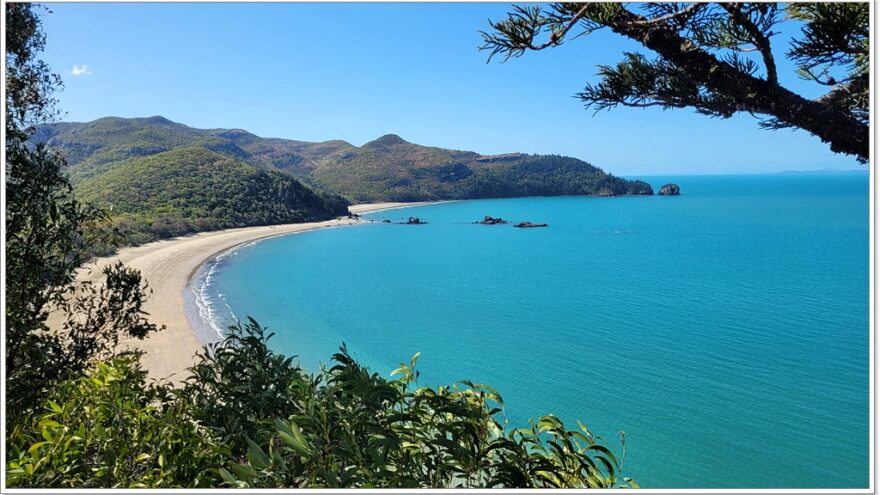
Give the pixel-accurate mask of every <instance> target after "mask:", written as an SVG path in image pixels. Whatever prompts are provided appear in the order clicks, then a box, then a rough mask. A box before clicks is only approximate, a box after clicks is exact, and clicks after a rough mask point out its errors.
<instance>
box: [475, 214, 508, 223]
mask: <svg viewBox="0 0 880 495" xmlns="http://www.w3.org/2000/svg"><path fill="white" fill-rule="evenodd" d="M474 223H478V224H480V225H500V224H504V223H510V222H508V221H507V220H505V219H503V218H494V217H490V216H489V215H486V216H485V217H483V219H482V220H481V221H479V222H474Z"/></svg>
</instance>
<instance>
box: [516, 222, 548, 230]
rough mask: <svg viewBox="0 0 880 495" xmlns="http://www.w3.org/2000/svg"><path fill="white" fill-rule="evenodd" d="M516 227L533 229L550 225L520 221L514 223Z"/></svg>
mask: <svg viewBox="0 0 880 495" xmlns="http://www.w3.org/2000/svg"><path fill="white" fill-rule="evenodd" d="M514 227H516V228H518V229H531V228H534V227H549V225H547V224H546V223H532V222H520V223H518V224H516V225H514Z"/></svg>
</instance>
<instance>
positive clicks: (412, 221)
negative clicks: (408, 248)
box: [406, 217, 428, 225]
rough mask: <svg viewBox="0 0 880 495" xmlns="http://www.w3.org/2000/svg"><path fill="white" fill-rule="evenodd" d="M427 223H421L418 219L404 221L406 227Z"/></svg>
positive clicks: (412, 218) (411, 218) (410, 218)
mask: <svg viewBox="0 0 880 495" xmlns="http://www.w3.org/2000/svg"><path fill="white" fill-rule="evenodd" d="M426 223H428V222H423V221H422V220H421V219H420V218H419V217H409V218H408V219H407V221H406V224H407V225H424V224H426Z"/></svg>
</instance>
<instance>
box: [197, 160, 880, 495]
mask: <svg viewBox="0 0 880 495" xmlns="http://www.w3.org/2000/svg"><path fill="white" fill-rule="evenodd" d="M639 178H640V179H643V180H646V181H647V182H649V183H651V184H652V185H653V186H654V189H655V190H657V189H659V187H660V186H661V185H662V184H664V183H666V182H676V183H678V184H679V185H680V186H681V190H682V195H681V196H679V197H657V196H655V197H620V198H589V197H536V198H520V199H497V200H477V201H460V202H451V203H443V204H436V205H429V206H421V207H412V208H404V209H396V210H388V211H384V212H378V213H375V214H372V215H369V216H368V218H371V219H374V220H376V221H377V222H376V223H373V224H367V225H358V226H353V227H344V228H334V229H323V230H320V231H314V232H309V233H304V234H298V235H290V236H286V237H278V238H273V239H269V240H266V241H263V242H258V243H254V244H251V245H248V246H243V247H241V248H237V249H235V250H233V251H230V252H228V253H226V254H225V255H224V256H221V257H220V258H218V259H216V260H215V261H213V262H211V263H209V264H207V265H206V266H205V267H204V268H203V269H202V271H201V274H200V276H199V277H197V279H196V280H195V281H194V285H193V287H192V288H193V290H195V291H196V293H197V294H198V297H196V298H195V300H196V301H195V302H196V303H198V304H197V306H198V307H199V308H201V310H202V311H201V313H202V315H201V317H202V318H203V319H204V318H208V319H209V320H210V323H211V324H212V325H214V327H216V328H224V327H225V326H226V325H227V324H228V323H230V322H231V321H233V320H234V319H235V318H244V317H245V316H247V315H251V316H253V317H254V318H255V319H257V320H258V321H259V322H260V323H262V324H264V325H266V326H268V327H269V328H270V330H272V331H274V332H275V333H276V335H275V337H273V339H272V340H271V345H272V347H273V348H274V349H276V350H278V351H281V352H284V353H288V354H295V355H297V356H299V358H300V360H301V363H302V365H303V366H304V367H305V368H306V369H309V370H316V369H317V368H318V366H319V364H320V363H326V362H327V360H328V359H329V357H330V356H331V354H332V353H333V352H335V351H336V350H337V348H338V347H339V345H340V344H341V343H342V342H345V343H346V344H347V346H348V348H349V350H350V351H352V353H353V354H354V355H355V356H356V357H358V358H359V359H361V360H362V361H363V362H364V363H365V364H367V365H368V366H370V367H371V369H373V370H375V371H377V372H380V373H382V374H384V375H386V376H387V374H388V373H389V372H390V371H391V370H392V369H393V368H395V367H396V366H397V364H398V363H399V362H404V361H408V360H409V358H410V357H411V356H412V355H413V354H414V353H416V352H421V358H420V360H419V368H420V370H421V372H422V377H423V379H424V380H425V381H427V382H428V383H430V384H434V385H437V384H441V383H449V382H452V381H456V380H461V379H465V378H467V379H471V380H473V381H476V382H481V383H487V384H490V385H492V386H494V387H495V388H496V389H498V390H499V391H500V392H501V394H502V395H503V396H504V399H505V403H506V415H507V418H508V420H509V421H510V422H511V424H513V425H522V424H523V423H525V422H527V421H528V420H529V418H537V417H538V416H540V415H543V414H547V413H551V412H552V413H554V414H556V415H557V416H559V417H561V418H562V419H563V420H565V421H567V422H570V426H571V427H573V428H576V424H575V422H574V421H575V420H581V421H583V422H584V423H585V424H586V425H587V426H588V427H589V428H590V429H591V430H593V431H594V432H595V433H598V434H600V435H602V436H603V437H604V438H605V439H606V440H607V442H608V443H609V444H610V445H611V446H612V448H613V449H615V450H616V451H617V452H620V446H619V444H618V431H620V430H623V431H625V432H626V459H625V465H624V474H626V475H628V476H631V477H633V478H634V479H635V480H636V481H638V482H639V483H640V484H641V485H642V486H643V487H663V488H671V487H716V488H725V487H749V488H760V487H774V488H787V487H791V488H795V487H828V488H859V487H867V486H868V482H869V450H868V449H869V443H868V425H869V382H868V377H869V348H868V346H869V332H870V328H869V315H868V312H869V277H868V272H869V216H868V214H869V192H868V191H869V184H868V183H869V179H868V175H867V174H852V173H851V174H779V175H752V176H681V177H639ZM485 215H491V216H495V217H499V216H500V217H503V218H505V219H508V220H511V221H514V222H518V221H522V220H530V221H533V222H546V223H548V224H550V227H549V228H545V229H516V228H513V227H512V226H510V225H494V226H484V225H474V224H473V223H472V222H474V221H476V220H480V219H482V218H483V216H485ZM408 216H419V217H421V218H422V219H423V220H426V221H428V222H429V223H428V224H427V225H420V226H408V225H398V224H390V225H389V224H383V223H380V221H381V220H383V219H389V220H392V221H393V222H399V221H401V220H404V219H405V218H406V217H408ZM193 307H196V306H193ZM196 313H197V310H194V311H193V317H194V318H196V317H198V316H197V314H196Z"/></svg>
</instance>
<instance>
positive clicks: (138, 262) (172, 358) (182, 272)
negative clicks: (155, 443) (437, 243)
mask: <svg viewBox="0 0 880 495" xmlns="http://www.w3.org/2000/svg"><path fill="white" fill-rule="evenodd" d="M425 204H429V203H425V202H421V203H372V204H361V205H352V206H351V207H350V211H351V212H352V213H357V214H366V213H376V212H379V211H385V210H390V209H396V208H406V207H411V206H421V205H425ZM361 223H365V222H363V221H359V220H357V219H351V218H347V217H340V218H336V219H333V220H325V221H321V222H307V223H297V224H282V225H267V226H260V227H241V228H236V229H228V230H220V231H213V232H200V233H198V234H193V235H190V236H185V237H176V238H173V239H166V240H161V241H156V242H151V243H149V244H144V245H141V246H135V247H126V248H123V249H120V250H119V252H117V253H116V254H115V255H113V256H109V257H105V258H99V259H96V260H93V261H92V262H90V263H89V264H87V265H86V266H84V267H83V268H80V269H79V270H78V272H77V277H76V278H77V282H86V281H89V282H100V281H101V280H102V275H103V274H102V270H103V269H104V267H106V266H108V265H110V264H113V263H116V262H119V261H121V262H123V263H125V264H126V265H127V266H129V267H131V268H135V269H138V270H140V271H141V274H142V275H143V278H144V280H145V281H146V282H147V284H148V287H149V288H148V290H150V291H152V293H151V294H149V296H148V299H147V302H146V303H145V304H144V309H145V310H146V312H147V313H148V314H149V316H148V318H149V319H150V321H152V322H153V323H156V324H157V325H165V327H166V328H165V329H164V330H162V331H160V332H156V333H154V334H152V335H150V336H149V337H147V338H146V339H144V340H136V339H122V340H120V344H119V349H120V350H127V349H131V350H140V351H143V352H144V355H143V357H142V358H141V363H142V365H143V367H144V369H145V370H146V371H147V372H148V376H149V377H150V378H154V379H167V380H169V381H171V382H173V383H181V382H182V381H183V380H185V379H186V377H187V371H186V369H187V368H189V367H191V366H192V365H193V364H195V362H196V360H195V355H196V353H197V352H200V351H201V350H202V349H203V347H204V344H203V343H202V342H201V341H200V340H199V338H198V337H197V333H196V329H195V328H194V327H193V325H192V323H191V321H190V319H189V318H188V317H187V308H186V306H187V303H186V301H185V293H186V292H188V291H189V290H190V285H191V281H192V279H193V277H194V276H195V275H196V274H197V273H198V271H199V270H200V268H201V267H202V266H203V265H205V264H206V263H207V262H209V261H211V260H212V259H215V258H216V257H218V256H220V255H223V254H224V253H226V252H228V251H230V250H232V249H234V248H236V247H239V246H241V245H243V244H248V243H252V242H255V241H261V240H265V239H268V238H271V237H276V236H280V235H286V234H294V233H300V232H307V231H311V230H317V229H321V228H327V227H340V226H348V225H356V224H361ZM60 320H61V315H59V314H57V313H52V314H50V316H49V319H48V320H47V322H46V323H47V325H48V326H49V328H60V327H61V321H60Z"/></svg>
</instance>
